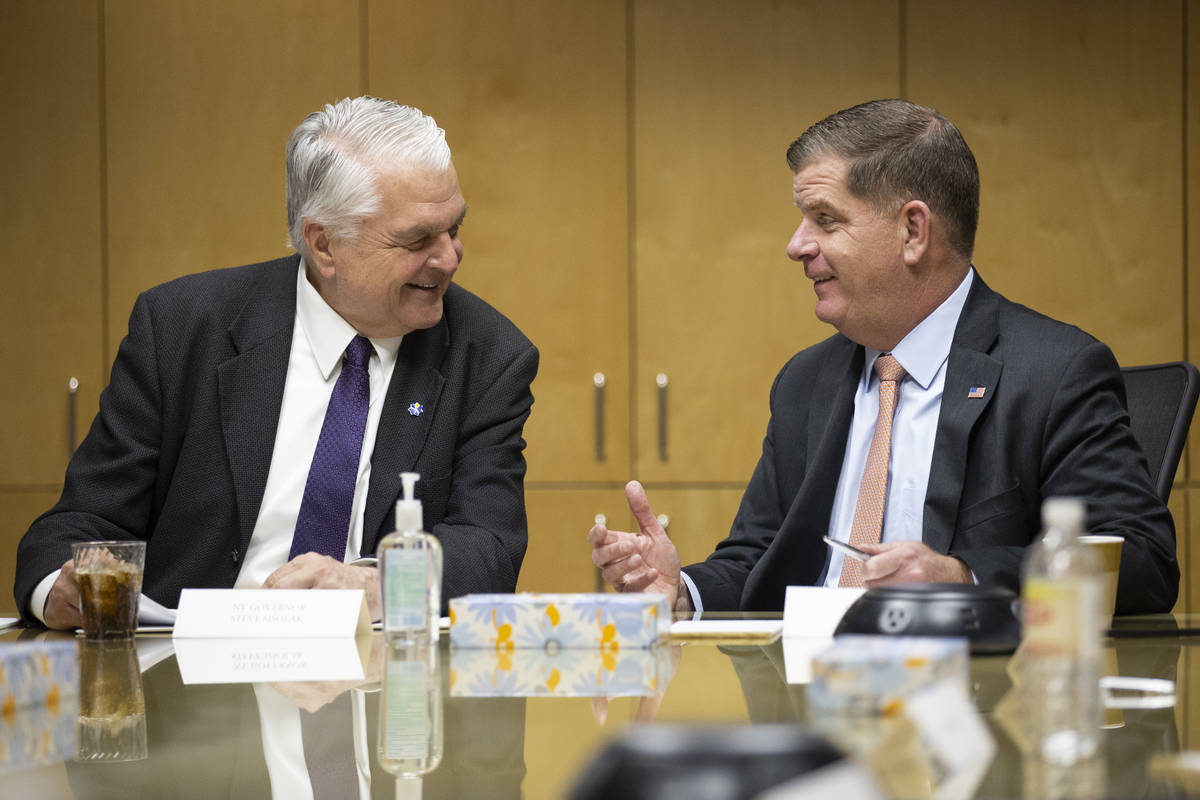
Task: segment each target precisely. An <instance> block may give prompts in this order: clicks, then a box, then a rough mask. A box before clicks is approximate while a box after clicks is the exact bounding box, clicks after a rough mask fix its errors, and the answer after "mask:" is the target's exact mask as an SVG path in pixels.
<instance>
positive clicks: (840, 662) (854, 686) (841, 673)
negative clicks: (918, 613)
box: [806, 634, 968, 716]
mask: <svg viewBox="0 0 1200 800" xmlns="http://www.w3.org/2000/svg"><path fill="white" fill-rule="evenodd" d="M967 660H968V650H967V640H966V639H955V638H939V637H932V636H869V635H860V634H848V635H845V636H838V637H837V638H836V639H834V640H833V644H832V645H830V646H829V647H828V648H826V649H825V650H822V651H821V652H820V653H818V654H817V656H816V657H815V658H813V670H812V676H813V677H812V681H811V682H810V683H809V684H808V687H807V690H806V694H807V697H808V707H809V709H811V710H816V711H819V712H825V713H835V714H866V715H872V714H880V715H883V716H890V715H895V714H899V713H901V712H903V710H904V700H905V698H906V697H908V696H909V695H911V694H914V693H915V692H917V691H919V690H921V689H925V688H927V687H929V686H933V685H934V684H938V683H948V684H950V685H952V686H954V687H956V688H958V689H961V690H962V692H963V694H964V696H965V695H966V694H967V686H968V672H967Z"/></svg>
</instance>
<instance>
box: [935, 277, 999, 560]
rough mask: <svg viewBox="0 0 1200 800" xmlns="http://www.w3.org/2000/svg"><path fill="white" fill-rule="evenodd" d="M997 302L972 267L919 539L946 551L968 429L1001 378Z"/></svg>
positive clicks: (962, 473) (958, 495)
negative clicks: (994, 348)
mask: <svg viewBox="0 0 1200 800" xmlns="http://www.w3.org/2000/svg"><path fill="white" fill-rule="evenodd" d="M998 305H999V301H998V299H997V295H996V293H995V292H993V291H992V290H991V289H989V288H988V287H987V284H985V283H984V282H983V279H982V278H980V277H979V274H978V273H976V275H975V278H974V283H973V285H972V286H971V291H970V293H969V294H968V296H967V302H966V304H965V305H964V306H963V311H962V315H961V316H960V317H959V320H958V326H957V328H956V329H955V332H954V342H953V344H952V345H951V347H950V357H949V360H948V363H947V365H946V383H945V387H944V389H943V391H942V407H941V412H940V415H939V417H938V427H937V433H936V434H935V438H934V444H933V459H932V461H931V463H930V465H929V484H928V486H927V488H926V490H925V516H924V520H923V523H922V527H923V532H922V540H923V541H924V542H925V544H927V545H929V546H930V547H931V548H933V549H934V550H936V551H938V552H939V553H946V552H948V551H949V549H950V544H951V540H952V539H953V537H954V530H955V526H956V523H957V520H958V508H959V501H960V498H961V497H962V490H963V481H964V479H965V477H966V473H967V466H968V463H967V459H968V457H969V455H970V454H969V452H968V445H969V444H970V439H971V431H972V430H973V429H974V428H975V424H976V422H978V420H979V418H980V417H981V416H982V415H983V412H984V411H985V410H986V409H987V407H988V406H989V405H990V404H991V402H992V398H993V397H995V395H996V390H997V387H998V386H999V383H1000V374H1001V372H1002V370H1003V366H1004V364H1003V362H1001V361H999V360H997V359H995V358H993V357H992V356H991V355H990V354H989V351H990V350H991V348H992V344H993V343H994V342H995V340H996V335H997V325H996V314H997V309H998ZM979 387H981V388H982V389H983V396H982V397H972V396H971V394H972V390H976V389H977V388H979ZM976 393H978V392H977V391H976ZM982 456H983V454H977V455H976V457H982Z"/></svg>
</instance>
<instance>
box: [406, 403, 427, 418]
mask: <svg viewBox="0 0 1200 800" xmlns="http://www.w3.org/2000/svg"><path fill="white" fill-rule="evenodd" d="M424 410H425V406H423V405H421V404H420V403H410V404H409V406H408V413H409V414H412V415H413V416H414V417H419V416H421V412H422V411H424Z"/></svg>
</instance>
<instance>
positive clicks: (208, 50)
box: [105, 0, 362, 359]
mask: <svg viewBox="0 0 1200 800" xmlns="http://www.w3.org/2000/svg"><path fill="white" fill-rule="evenodd" d="M105 51H106V54H107V58H106V62H107V81H106V86H107V95H106V111H107V174H108V194H107V203H108V218H107V220H108V227H107V233H108V252H109V254H110V256H109V260H108V285H107V296H106V298H105V302H106V304H107V305H106V309H107V317H108V330H107V333H108V346H109V347H108V349H109V352H108V357H109V358H110V359H111V358H112V357H113V356H114V355H115V354H116V348H117V345H118V344H120V341H121V338H122V337H123V336H124V335H125V332H126V330H127V327H128V321H129V312H130V309H132V307H133V301H134V299H135V298H136V297H137V295H138V294H139V293H140V292H142V291H144V290H145V289H148V288H149V287H151V286H154V285H155V284H158V283H161V282H163V281H165V280H169V279H170V278H174V277H177V276H179V275H185V274H188V273H192V272H200V271H201V270H206V269H215V268H218V267H232V266H237V265H239V264H248V263H251V262H254V261H262V260H266V259H269V258H276V257H278V256H280V255H283V254H284V253H285V252H286V247H285V244H284V243H285V242H286V241H287V214H286V210H285V207H284V163H283V162H284V144H285V142H286V141H287V137H288V136H289V135H290V134H291V132H292V129H294V128H295V127H296V125H297V124H299V122H300V121H301V120H302V119H303V118H304V116H305V115H306V114H308V113H309V112H311V111H313V110H314V109H316V108H319V107H320V106H321V105H322V104H324V103H327V102H331V101H334V102H336V100H338V99H339V98H341V97H345V96H348V95H349V96H354V95H358V94H361V88H362V87H361V84H362V75H361V70H360V49H359V26H358V18H357V14H354V13H347V6H346V4H345V3H342V2H338V0H261V1H260V0H256V1H255V2H253V3H240V2H220V3H213V2H211V0H179V2H170V3H157V2H149V1H148V0H143V1H142V2H121V3H112V2H110V3H107V4H106V13H105Z"/></svg>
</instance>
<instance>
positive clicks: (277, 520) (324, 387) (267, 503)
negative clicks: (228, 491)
mask: <svg viewBox="0 0 1200 800" xmlns="http://www.w3.org/2000/svg"><path fill="white" fill-rule="evenodd" d="M357 335H358V332H357V331H356V330H354V328H353V327H351V325H350V323H348V322H346V320H344V319H342V318H341V317H340V316H338V313H337V312H336V311H334V310H333V309H332V308H330V307H329V304H328V303H326V302H325V300H324V299H323V298H322V297H321V295H320V294H319V293H318V292H317V290H316V288H314V287H313V285H312V284H311V283H309V282H308V278H307V276H306V275H305V273H304V264H303V262H301V265H300V269H299V270H298V272H297V275H296V323H295V329H294V330H293V331H292V352H291V355H290V357H289V359H288V372H287V381H286V382H285V383H284V386H283V405H282V407H281V408H280V410H279V425H278V427H277V428H276V429H275V450H274V451H273V452H272V454H271V471H270V472H269V473H268V474H267V486H266V490H265V491H264V492H263V500H262V506H261V507H260V508H259V511H258V519H257V520H255V522H254V532H253V533H252V534H251V536H250V544H249V546H248V547H247V548H246V557H245V559H244V560H243V561H242V568H241V571H239V572H238V577H237V581H236V582H235V583H234V588H235V589H248V588H253V587H257V586H262V583H263V581H264V580H266V579H267V576H268V575H270V574H271V573H272V572H274V571H275V570H277V569H278V568H279V567H281V566H283V565H284V564H286V563H287V560H288V553H289V552H290V551H291V548H292V535H293V534H294V533H295V531H296V517H298V516H299V515H300V501H301V500H302V499H303V498H304V484H305V483H306V482H307V480H308V468H309V466H310V465H311V464H312V458H313V453H314V452H316V449H317V439H318V438H319V437H320V435H321V425H322V423H323V422H324V421H325V410H326V409H327V408H328V407H329V398H330V396H331V395H332V394H333V386H334V384H335V383H337V379H338V376H339V375H341V374H342V356H343V354H344V353H345V352H346V347H347V346H349V344H350V340H351V339H353V338H354V337H355V336H357ZM401 338H402V337H399V336H396V337H392V338H388V339H371V345H372V349H373V350H374V352H373V353H372V354H371V361H370V363H369V364H368V366H367V370H368V372H369V373H370V377H371V404H370V406H369V407H368V409H367V426H366V429H365V430H364V432H363V446H362V452H361V453H360V454H359V457H358V479H357V481H356V482H355V484H354V502H353V504H352V505H351V507H350V529H349V532H348V535H347V537H346V554H345V559H344V560H346V561H353V560H355V559H356V558H359V557H360V556H369V555H373V554H371V553H361V552H360V548H361V547H362V539H363V530H362V528H363V511H364V509H365V508H366V500H367V487H368V485H369V484H370V482H371V453H372V451H373V450H374V449H375V433H376V431H378V430H379V417H380V415H381V414H382V412H383V400H384V394H385V393H386V392H387V387H388V384H389V382H390V381H391V379H392V370H393V369H394V368H395V366H396V355H397V353H399V351H400V340H401Z"/></svg>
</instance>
